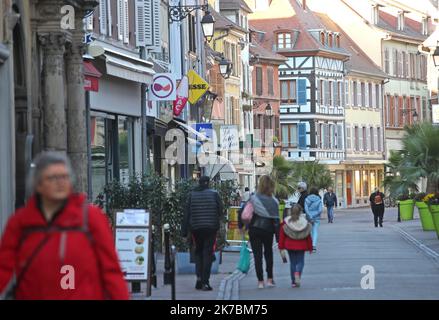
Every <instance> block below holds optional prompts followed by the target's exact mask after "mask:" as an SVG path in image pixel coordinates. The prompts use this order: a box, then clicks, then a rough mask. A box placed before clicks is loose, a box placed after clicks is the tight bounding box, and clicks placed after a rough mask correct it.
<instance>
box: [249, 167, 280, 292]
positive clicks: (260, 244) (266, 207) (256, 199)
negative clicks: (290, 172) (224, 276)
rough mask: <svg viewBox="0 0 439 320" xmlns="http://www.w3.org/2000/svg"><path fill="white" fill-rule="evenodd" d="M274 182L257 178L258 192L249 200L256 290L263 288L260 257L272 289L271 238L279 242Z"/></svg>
mask: <svg viewBox="0 0 439 320" xmlns="http://www.w3.org/2000/svg"><path fill="white" fill-rule="evenodd" d="M274 186H275V185H274V181H273V180H272V179H271V177H270V176H268V175H264V176H261V177H260V178H259V183H258V192H257V193H256V194H255V195H254V196H252V197H251V198H250V202H251V203H252V205H253V208H254V214H253V218H252V220H251V222H250V225H249V237H250V244H251V248H252V250H253V255H254V259H255V269H256V275H257V278H258V288H260V289H262V288H264V286H265V284H264V273H263V271H262V270H263V268H262V264H263V263H262V257H263V256H264V257H265V264H266V272H267V286H268V287H274V286H275V282H274V280H273V236H274V235H275V236H276V241H277V242H279V227H280V221H279V202H278V201H277V199H276V198H275V197H274V196H273V193H274Z"/></svg>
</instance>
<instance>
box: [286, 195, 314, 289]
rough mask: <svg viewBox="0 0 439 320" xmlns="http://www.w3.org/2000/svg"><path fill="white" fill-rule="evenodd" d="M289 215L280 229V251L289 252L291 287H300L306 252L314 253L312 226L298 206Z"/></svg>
mask: <svg viewBox="0 0 439 320" xmlns="http://www.w3.org/2000/svg"><path fill="white" fill-rule="evenodd" d="M288 213H289V215H288V216H287V217H286V218H285V219H284V221H283V222H282V225H281V227H280V234H279V250H287V251H288V255H289V257H290V270H291V286H292V287H293V288H297V287H300V284H301V277H302V273H303V268H304V266H305V251H309V252H310V253H312V249H313V247H312V239H311V229H312V225H311V223H309V221H308V220H307V218H306V215H305V214H304V213H303V208H302V207H301V206H300V205H299V204H296V205H295V206H294V207H293V208H292V209H288Z"/></svg>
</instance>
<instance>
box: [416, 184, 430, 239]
mask: <svg viewBox="0 0 439 320" xmlns="http://www.w3.org/2000/svg"><path fill="white" fill-rule="evenodd" d="M426 195H427V194H426V193H425V192H420V193H418V194H417V195H416V196H415V206H416V207H417V208H418V212H419V219H420V220H421V225H422V230H424V231H434V230H435V228H434V223H433V218H432V217H431V213H430V210H429V209H428V205H427V203H426V202H425V201H424V199H425V196H426Z"/></svg>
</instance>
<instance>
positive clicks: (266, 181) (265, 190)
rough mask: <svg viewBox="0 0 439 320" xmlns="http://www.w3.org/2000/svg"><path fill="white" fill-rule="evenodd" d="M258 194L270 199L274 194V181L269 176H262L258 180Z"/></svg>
mask: <svg viewBox="0 0 439 320" xmlns="http://www.w3.org/2000/svg"><path fill="white" fill-rule="evenodd" d="M258 192H259V193H262V194H265V195H266V196H269V197H271V196H272V195H273V193H274V181H273V179H271V177H270V176H269V175H263V176H262V177H260V178H259V182H258Z"/></svg>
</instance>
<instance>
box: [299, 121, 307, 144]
mask: <svg viewBox="0 0 439 320" xmlns="http://www.w3.org/2000/svg"><path fill="white" fill-rule="evenodd" d="M298 130H299V149H306V123H299V126H298Z"/></svg>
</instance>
